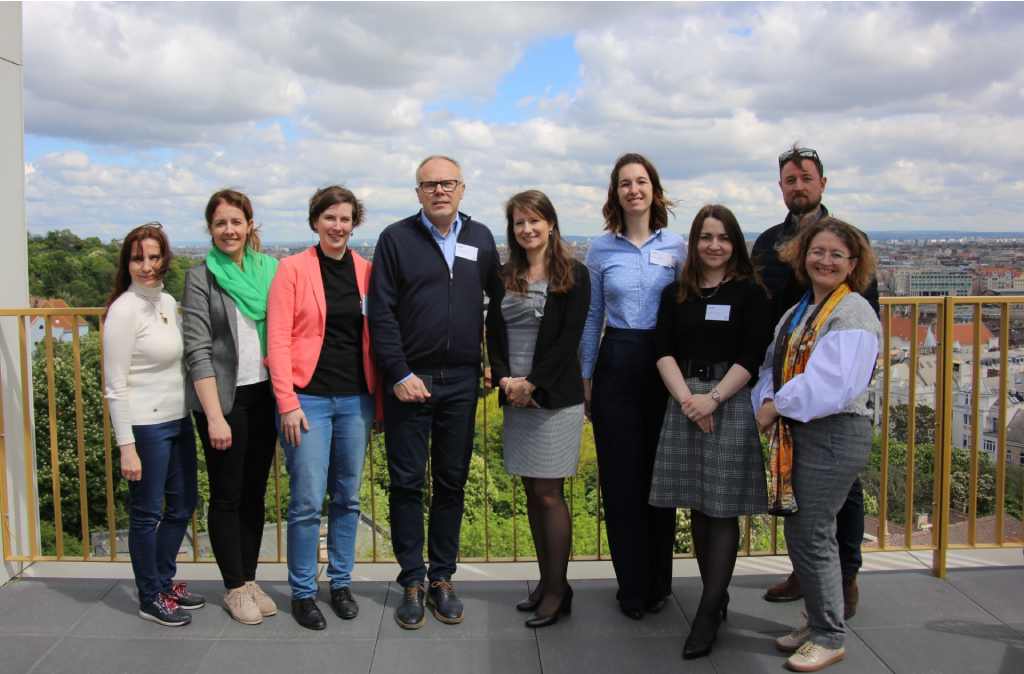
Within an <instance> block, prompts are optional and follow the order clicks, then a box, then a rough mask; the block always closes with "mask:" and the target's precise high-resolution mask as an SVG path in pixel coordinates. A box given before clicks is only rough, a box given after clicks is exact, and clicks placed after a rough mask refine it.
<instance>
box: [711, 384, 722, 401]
mask: <svg viewBox="0 0 1024 674" xmlns="http://www.w3.org/2000/svg"><path fill="white" fill-rule="evenodd" d="M711 399H712V400H714V401H715V402H716V403H718V404H719V405H721V404H722V394H721V393H719V392H718V389H717V388H713V389H711Z"/></svg>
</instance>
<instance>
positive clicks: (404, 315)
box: [368, 213, 501, 390]
mask: <svg viewBox="0 0 1024 674" xmlns="http://www.w3.org/2000/svg"><path fill="white" fill-rule="evenodd" d="M459 215H460V217H461V219H462V225H461V227H460V228H459V236H458V242H459V243H461V244H465V245H467V246H472V247H475V248H476V252H477V257H476V260H475V261H473V260H469V259H466V258H465V257H459V256H456V257H455V264H454V266H453V270H452V272H451V274H449V271H448V264H447V263H446V262H445V260H444V255H442V253H441V249H440V248H439V247H438V245H437V242H435V241H434V239H433V237H432V236H431V234H430V232H428V231H427V229H426V228H425V227H424V226H423V223H422V222H421V221H420V215H419V213H417V214H416V215H413V216H410V217H408V218H405V219H404V220H399V221H398V222H396V223H394V224H391V225H388V227H387V228H386V229H385V230H384V232H383V233H382V234H381V235H380V238H379V239H378V240H377V247H376V250H375V251H374V255H373V272H372V274H371V277H370V296H369V307H368V315H369V316H368V317H369V321H370V333H371V336H372V339H373V350H374V353H375V354H376V358H377V364H378V366H379V367H380V369H381V372H382V374H383V376H384V383H385V386H386V387H387V389H386V390H391V388H392V387H393V386H394V385H395V383H396V382H397V381H398V380H399V379H401V378H402V377H404V376H406V375H407V374H409V373H410V372H426V371H437V370H443V369H449V368H458V367H465V366H473V367H476V368H479V367H480V342H481V340H482V338H483V308H484V304H483V294H484V292H487V294H488V295H492V294H493V293H495V292H497V291H498V290H500V288H501V280H500V279H499V278H498V264H499V263H498V252H497V248H496V247H495V245H494V236H493V235H492V234H491V230H489V229H488V228H487V227H486V226H485V225H483V224H481V223H479V222H477V221H475V220H472V219H471V218H470V217H469V216H468V215H465V214H461V213H460V214H459Z"/></svg>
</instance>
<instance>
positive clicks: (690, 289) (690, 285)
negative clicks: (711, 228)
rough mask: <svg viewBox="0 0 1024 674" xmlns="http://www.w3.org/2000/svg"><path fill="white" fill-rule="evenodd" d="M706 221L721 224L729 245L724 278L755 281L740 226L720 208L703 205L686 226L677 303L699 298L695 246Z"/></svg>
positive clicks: (700, 269)
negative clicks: (688, 237) (687, 230)
mask: <svg viewBox="0 0 1024 674" xmlns="http://www.w3.org/2000/svg"><path fill="white" fill-rule="evenodd" d="M708 218H714V219H715V220H718V221H719V222H721V223H722V225H723V226H724V227H725V234H726V236H728V237H729V243H731V244H732V256H731V257H730V258H729V262H728V266H727V268H726V270H725V275H726V277H732V278H734V279H749V278H752V279H755V280H757V274H756V273H755V271H754V264H753V263H752V262H751V261H750V253H748V252H747V241H746V239H744V238H743V230H741V229H740V223H739V221H738V220H737V219H736V216H735V215H733V212H732V211H730V210H729V209H728V208H726V207H725V206H722V205H721V204H707V205H706V206H703V207H701V209H700V210H699V211H697V215H695V216H693V223H692V224H691V225H690V242H689V246H688V247H687V251H686V264H684V265H683V268H682V269H680V270H679V292H678V293H676V301H677V302H680V303H682V302H685V301H686V300H687V298H689V297H697V298H699V297H700V284H701V281H702V280H703V279H704V262H703V261H702V260H701V259H700V252H699V250H698V245H699V244H700V235H701V232H702V231H703V230H704V221H705V220H707V219H708Z"/></svg>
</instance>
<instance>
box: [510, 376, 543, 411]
mask: <svg viewBox="0 0 1024 674" xmlns="http://www.w3.org/2000/svg"><path fill="white" fill-rule="evenodd" d="M536 390H537V387H536V386H534V385H533V384H531V383H530V382H528V381H527V380H526V378H525V377H512V378H506V379H505V396H506V397H507V398H508V401H509V402H510V403H512V405H514V406H515V407H531V406H533V399H532V398H531V396H533V392H534V391H536Z"/></svg>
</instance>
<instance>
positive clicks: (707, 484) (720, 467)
mask: <svg viewBox="0 0 1024 674" xmlns="http://www.w3.org/2000/svg"><path fill="white" fill-rule="evenodd" d="M717 383H718V382H715V381H701V380H700V379H698V378H696V377H690V378H687V380H686V385H687V386H688V387H689V389H690V391H692V392H693V393H695V394H696V393H709V392H710V391H711V389H712V388H714V386H715V384H717ZM714 419H715V430H714V432H713V433H704V432H703V431H701V430H700V428H699V427H698V426H697V424H695V423H693V422H692V421H690V420H689V419H687V418H686V416H685V415H684V414H683V412H682V410H680V409H679V403H677V402H676V401H675V400H674V399H673V398H669V400H668V407H667V409H666V410H665V422H664V423H663V424H662V427H661V437H660V438H659V439H658V453H657V456H656V457H655V459H654V474H653V476H652V478H651V494H650V504H651V505H653V506H659V507H662V508H694V509H696V510H699V511H700V512H702V513H704V514H705V515H709V516H711V517H736V516H738V515H755V514H759V513H766V512H768V489H767V486H766V476H765V465H764V458H763V456H762V454H761V441H760V439H759V438H758V435H757V425H756V423H755V422H754V411H753V409H752V408H751V406H750V387H747V386H744V387H743V388H742V389H740V390H739V391H738V392H737V393H736V395H734V396H732V397H731V398H729V399H728V400H726V401H725V402H724V403H722V404H721V405H719V407H718V409H717V410H715V413H714Z"/></svg>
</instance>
